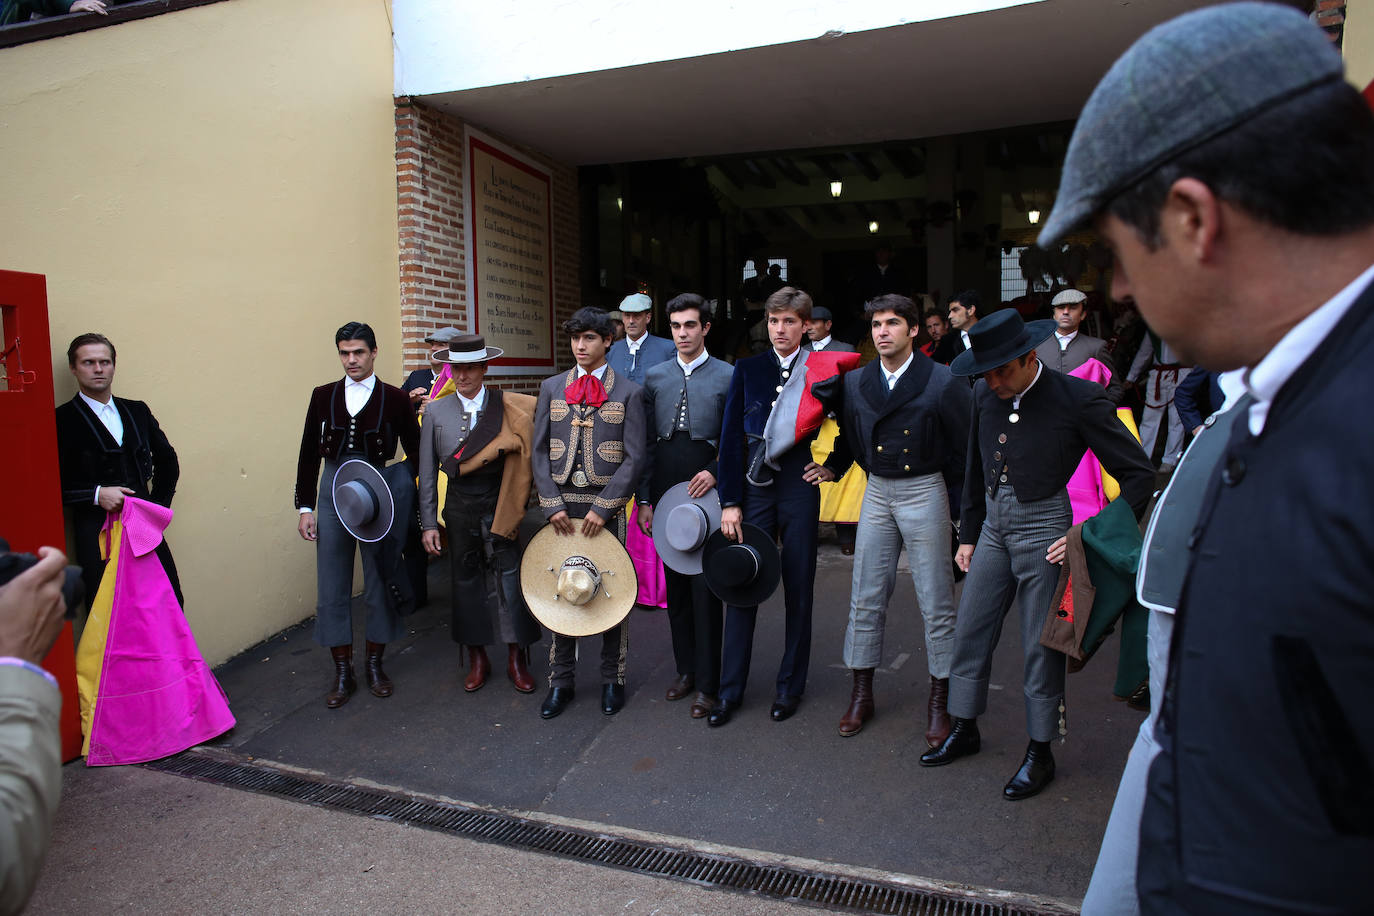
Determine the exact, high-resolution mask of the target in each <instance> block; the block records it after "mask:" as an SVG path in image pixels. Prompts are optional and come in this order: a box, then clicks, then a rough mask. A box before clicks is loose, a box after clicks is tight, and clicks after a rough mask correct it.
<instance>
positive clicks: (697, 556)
mask: <svg viewBox="0 0 1374 916" xmlns="http://www.w3.org/2000/svg"><path fill="white" fill-rule="evenodd" d="M687 487H688V481H684V482H682V483H680V484H677V485H676V486H674V487H673V488H672V489H670V490H669V491H668V492H667V493H664V494H663V497H662V498H661V499H660V500H659V501H658V505H657V506H655V507H654V549H655V550H657V551H658V556H659V559H661V560H663V565H664V566H667V567H668V568H669V569H671V570H672V571H673V572H678V573H682V574H683V575H684V576H695V575H698V574H699V573H700V572H701V550H702V548H703V547H705V546H706V539H707V538H708V537H710V536H711V532H712V531H716V530H718V529H719V528H720V495H719V494H718V493H716V491H715V488H712V489H711V490H709V491H708V492H707V493H706V494H705V495H704V496H701V497H698V498H696V499H693V498H692V497H691V496H689V495H688V493H687Z"/></svg>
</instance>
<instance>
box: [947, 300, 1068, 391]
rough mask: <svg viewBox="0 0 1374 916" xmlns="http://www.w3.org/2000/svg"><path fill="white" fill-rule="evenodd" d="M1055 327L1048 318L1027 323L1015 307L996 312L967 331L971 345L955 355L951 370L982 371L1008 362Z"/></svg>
mask: <svg viewBox="0 0 1374 916" xmlns="http://www.w3.org/2000/svg"><path fill="white" fill-rule="evenodd" d="M1056 327H1058V325H1057V324H1055V322H1053V321H1050V320H1048V319H1045V320H1041V321H1032V322H1030V323H1029V324H1027V323H1025V322H1023V321H1022V320H1021V315H1020V313H1019V312H1017V311H1016V309H1002V310H1001V311H1000V312H993V313H992V314H991V315H989V316H988V317H986V318H984V319H983V320H982V321H980V322H978V323H977V324H975V325H974V326H973V328H972V330H970V331H969V332H968V342H969V349H967V350H965V351H964V352H963V353H960V354H959V355H958V356H956V357H954V361H953V362H951V363H950V364H949V371H950V372H952V373H954V374H955V375H982V374H983V373H984V372H987V371H988V370H989V369H996V368H997V367H998V366H1005V365H1006V364H1007V363H1009V362H1011V361H1012V360H1014V359H1016V358H1017V357H1019V356H1025V355H1026V354H1027V353H1029V352H1030V351H1032V350H1034V349H1035V346H1036V344H1038V343H1040V342H1041V341H1043V340H1044V339H1045V338H1047V337H1049V336H1050V335H1051V334H1053V333H1054V329H1055V328H1056Z"/></svg>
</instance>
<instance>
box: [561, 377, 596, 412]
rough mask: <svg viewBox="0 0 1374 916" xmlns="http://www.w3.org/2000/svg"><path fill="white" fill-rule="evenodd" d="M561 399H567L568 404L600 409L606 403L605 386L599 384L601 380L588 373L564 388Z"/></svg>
mask: <svg viewBox="0 0 1374 916" xmlns="http://www.w3.org/2000/svg"><path fill="white" fill-rule="evenodd" d="M563 397H565V398H567V399H568V403H569V404H586V405H587V406H588V407H593V408H595V407H600V406H601V405H602V404H604V403H606V386H604V385H602V384H601V379H599V378H597V377H596V376H594V375H592V374H591V373H588V374H587V375H584V376H582V377H581V378H580V379H578V380H577V381H575V382H573V383H572V384H571V385H569V386H568V387H567V388H564V389H563Z"/></svg>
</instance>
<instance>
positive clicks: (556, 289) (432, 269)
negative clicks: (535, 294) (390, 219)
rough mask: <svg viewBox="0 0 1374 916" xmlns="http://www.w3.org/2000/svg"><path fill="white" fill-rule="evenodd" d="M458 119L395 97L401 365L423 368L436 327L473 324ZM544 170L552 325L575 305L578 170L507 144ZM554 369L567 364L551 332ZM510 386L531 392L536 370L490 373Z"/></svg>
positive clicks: (491, 377) (535, 386)
mask: <svg viewBox="0 0 1374 916" xmlns="http://www.w3.org/2000/svg"><path fill="white" fill-rule="evenodd" d="M463 126H464V125H463V122H462V121H460V120H458V119H457V118H454V117H451V116H450V115H447V114H444V113H443V112H440V111H436V110H435V109H432V108H428V107H426V106H424V105H422V104H420V103H418V102H415V101H413V100H411V99H408V98H399V99H397V100H396V207H397V214H398V216H399V232H400V238H399V242H400V266H401V340H402V342H403V346H404V350H405V369H406V372H409V371H410V370H412V369H419V368H423V367H424V366H425V365H426V357H427V356H428V353H429V347H428V346H427V345H426V344H425V342H424V339H425V337H427V336H428V335H429V334H430V333H432V332H433V331H434V330H435V329H436V328H441V327H444V326H446V325H452V326H453V327H456V328H461V329H462V330H464V331H466V330H470V329H471V328H472V317H471V311H470V310H471V307H472V304H471V302H470V301H469V299H468V283H467V232H466V227H465V226H464V219H465V214H464V212H463V164H464V163H463ZM510 145H511V146H513V147H515V148H516V149H519V150H520V151H521V152H522V153H524V154H526V155H528V156H529V157H530V158H531V159H533V160H535V161H536V162H538V163H539V164H540V165H542V166H543V167H544V168H547V169H548V170H549V172H550V174H551V175H552V179H553V181H552V186H553V212H552V218H553V298H554V315H553V321H554V325H555V327H557V325H558V323H559V322H562V321H563V320H564V319H566V318H567V317H568V316H570V315H571V314H572V313H573V312H574V311H576V310H577V307H578V305H579V295H580V294H579V290H580V289H581V285H580V279H579V265H580V259H579V236H578V231H579V230H578V212H577V208H578V198H577V169H576V167H574V166H569V165H564V164H562V163H559V162H555V161H554V160H552V159H550V158H548V157H547V156H544V155H542V154H540V153H538V152H536V151H534V150H530V149H526V148H523V147H520V146H519V145H517V144H510ZM554 353H555V358H556V359H557V360H558V365H559V367H567V366H570V365H571V364H572V357H571V355H570V354H569V353H568V348H567V342H566V341H564V340H562V339H561V338H560V337H559V336H558V335H557V334H556V333H555V335H554ZM488 380H489V381H490V382H491V383H492V384H496V385H499V386H500V387H502V388H505V389H507V390H510V391H524V392H528V393H531V394H533V393H535V392H536V391H537V390H538V386H539V382H540V381H541V377H540V376H537V375H517V376H501V375H498V374H496V373H495V372H493V373H491V374H490V375H489V376H488Z"/></svg>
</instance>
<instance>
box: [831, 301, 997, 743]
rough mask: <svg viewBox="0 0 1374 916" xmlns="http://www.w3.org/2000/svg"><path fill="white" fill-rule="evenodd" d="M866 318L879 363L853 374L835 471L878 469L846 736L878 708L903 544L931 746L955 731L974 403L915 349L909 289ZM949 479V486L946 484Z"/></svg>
mask: <svg viewBox="0 0 1374 916" xmlns="http://www.w3.org/2000/svg"><path fill="white" fill-rule="evenodd" d="M864 314H865V316H866V317H867V319H868V322H869V325H870V327H871V328H872V335H873V344H874V346H875V347H876V348H877V350H878V359H877V360H876V361H874V362H871V363H869V364H868V365H867V366H865V367H864V368H863V369H861V370H859V371H857V372H851V373H849V374H848V375H847V376H846V377H845V380H844V410H843V414H842V416H841V418H840V435H839V437H838V438H837V439H836V440H835V450H834V451H833V452H832V453H831V455H830V458H829V459H827V460H826V463H825V467H826V471H827V472H828V473H829V474H830V475H833V476H834V477H837V478H838V477H840V476H843V475H844V473H845V471H847V470H848V469H849V465H850V463H851V462H853V461H858V463H859V466H860V467H861V468H863V469H864V472H865V473H866V474H868V486H867V489H866V491H865V493H864V501H863V508H862V510H860V514H859V526H858V538H857V542H856V544H855V554H854V582H853V588H852V589H851V595H850V601H849V627H848V629H847V630H846V631H845V636H844V663H845V665H846V666H847V667H848V668H849V669H850V670H851V671H852V672H853V678H854V689H853V694H852V696H851V698H850V701H849V709H848V710H847V711H846V712H845V714H844V716H843V718H841V719H840V734H841V735H843V736H845V737H849V736H850V735H855V734H858V732H859V730H860V729H862V728H863V724H864V722H865V721H866V720H868V719H869V718H871V717H872V715H873V671H874V669H875V668H877V667H878V665H879V664H880V663H881V662H882V658H883V629H884V624H885V619H886V615H887V605H888V600H889V598H890V597H891V595H892V586H893V583H894V582H895V581H896V578H897V559H898V556H899V554H900V553H901V552H902V548H903V546H905V547H906V551H907V564H908V565H909V566H910V567H911V581H912V584H913V585H914V586H915V589H916V604H917V606H918V607H919V608H920V609H921V616H922V617H923V618H924V619H925V637H926V658H927V664H928V666H929V669H930V701H929V704H928V713H929V723H928V726H927V728H926V742H927V743H928V744H930V746H931V747H936V746H938V745H939V744H940V743H942V742H943V741H944V740H945V736H946V735H948V734H949V717H948V715H947V714H946V711H945V702H946V697H947V696H948V693H949V666H950V658H951V655H952V654H953V649H954V573H953V570H952V569H951V568H950V564H949V531H950V520H949V495H948V494H949V485H950V484H953V485H955V486H958V485H959V484H960V483H962V481H963V479H964V450H965V448H966V447H967V444H968V424H969V410H970V407H971V405H972V399H971V397H970V395H969V388H968V386H967V385H966V384H964V382H963V380H962V379H959V380H956V379H955V378H954V377H953V376H952V375H951V374H950V371H949V369H948V368H947V367H945V366H942V365H939V364H938V363H935V362H933V361H931V359H930V358H929V357H927V356H926V355H925V354H923V353H917V352H915V350H914V344H915V341H916V336H917V335H918V334H919V333H920V331H921V313H920V311H919V310H918V309H917V308H916V305H915V303H913V302H912V301H911V300H910V299H908V298H907V297H906V296H899V295H896V294H889V295H885V296H879V297H878V298H876V299H871V300H869V302H868V304H867V305H866V306H865V307H864ZM947 481H948V483H947Z"/></svg>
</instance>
